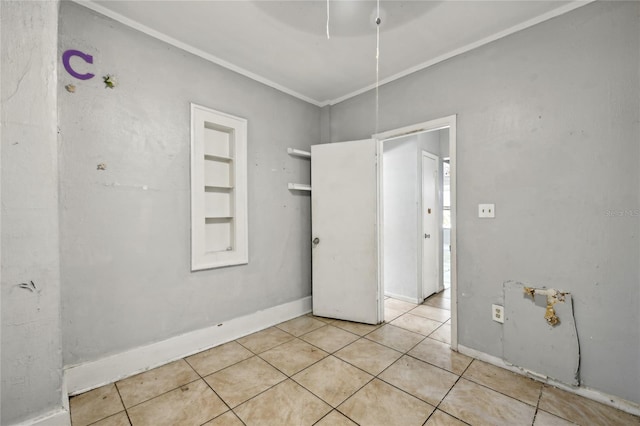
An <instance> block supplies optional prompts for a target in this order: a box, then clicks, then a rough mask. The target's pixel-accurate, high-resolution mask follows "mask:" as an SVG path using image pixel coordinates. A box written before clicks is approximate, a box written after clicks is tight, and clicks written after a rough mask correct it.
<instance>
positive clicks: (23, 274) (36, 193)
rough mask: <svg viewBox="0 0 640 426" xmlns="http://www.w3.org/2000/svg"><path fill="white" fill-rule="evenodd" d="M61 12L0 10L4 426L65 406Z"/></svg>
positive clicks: (23, 6)
mask: <svg viewBox="0 0 640 426" xmlns="http://www.w3.org/2000/svg"><path fill="white" fill-rule="evenodd" d="M58 6H59V5H58V2H56V1H48V2H21V1H16V2H11V1H3V2H1V3H0V15H1V17H2V18H1V28H2V29H1V31H2V33H1V39H2V50H1V51H2V55H1V56H2V91H1V99H2V117H1V119H2V134H1V141H2V163H1V167H0V169H1V178H0V179H1V182H2V188H1V194H2V209H1V212H0V214H1V215H2V233H1V236H0V239H1V243H2V250H1V251H2V258H1V264H2V270H1V271H0V273H1V276H2V280H1V286H2V417H1V420H0V422H1V423H2V424H3V425H5V424H12V423H16V422H18V421H21V420H25V419H27V418H32V417H37V416H39V415H43V414H45V413H47V412H50V411H55V410H56V409H58V410H60V409H61V408H62V394H61V384H62V352H61V331H60V266H59V261H60V258H59V246H58V244H59V238H58V162H57V161H58V157H57V156H58V142H57V133H56V125H57V114H56V81H57V80H56V79H57V75H56V56H57V39H58ZM31 283H33V285H32V284H31ZM21 284H24V285H23V286H21Z"/></svg>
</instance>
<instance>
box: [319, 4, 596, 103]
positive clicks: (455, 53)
mask: <svg viewBox="0 0 640 426" xmlns="http://www.w3.org/2000/svg"><path fill="white" fill-rule="evenodd" d="M594 1H595V0H574V1H572V2H570V3H568V4H565V5H563V6H560V7H558V8H556V9H553V10H551V11H549V12H547V13H543V14H542V15H539V16H536V17H535V18H531V19H529V20H528V21H525V22H522V23H520V24H517V25H514V26H512V27H510V28H507V29H506V30H502V31H498V32H497V33H495V34H492V35H490V36H488V37H485V38H483V39H480V40H478V41H474V42H473V43H469V44H467V45H466V46H462V47H459V48H457V49H454V50H452V51H450V52H447V53H445V54H442V55H440V56H437V57H435V58H433V59H430V60H428V61H426V62H423V63H421V64H418V65H415V66H413V67H410V68H407V69H406V70H404V71H401V72H399V73H397V74H394V75H392V76H389V77H387V78H383V79H382V80H380V81H379V82H377V83H373V84H370V85H368V86H366V87H363V88H362V89H358V90H356V91H353V92H351V93H347V94H346V95H344V96H340V97H338V98H335V99H331V100H327V101H324V102H322V103H321V105H320V106H321V107H322V106H325V105H335V104H338V103H340V102H342V101H346V100H347V99H350V98H353V97H355V96H358V95H361V94H363V93H365V92H368V91H369V90H373V89H375V88H376V86H382V85H384V84H387V83H391V82H392V81H395V80H399V79H401V78H402V77H406V76H408V75H409V74H413V73H414V72H417V71H420V70H423V69H425V68H429V67H430V66H433V65H436V64H438V63H440V62H443V61H446V60H447V59H451V58H453V57H454V56H458V55H462V54H463V53H467V52H469V51H471V50H473V49H476V48H478V47H481V46H484V45H485V44H489V43H492V42H494V41H496V40H499V39H501V38H503V37H506V36H509V35H511V34H514V33H517V32H519V31H522V30H525V29H527V28H529V27H532V26H534V25H537V24H539V23H541V22H544V21H548V20H549V19H552V18H555V17H557V16H560V15H564V14H565V13H567V12H571V11H572V10H574V9H577V8H579V7H582V6H586V5H587V4H589V3H592V2H594Z"/></svg>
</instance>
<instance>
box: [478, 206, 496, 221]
mask: <svg viewBox="0 0 640 426" xmlns="http://www.w3.org/2000/svg"><path fill="white" fill-rule="evenodd" d="M478 217H480V218H483V219H493V218H495V217H496V205H495V204H478Z"/></svg>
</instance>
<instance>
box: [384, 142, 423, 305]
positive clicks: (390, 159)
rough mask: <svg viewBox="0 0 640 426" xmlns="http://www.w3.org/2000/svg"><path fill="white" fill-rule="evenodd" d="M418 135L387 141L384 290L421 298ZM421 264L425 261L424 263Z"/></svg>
mask: <svg viewBox="0 0 640 426" xmlns="http://www.w3.org/2000/svg"><path fill="white" fill-rule="evenodd" d="M417 143H418V141H417V137H415V136H409V137H406V138H400V139H395V140H391V141H387V142H384V145H383V148H384V151H383V155H384V162H383V167H384V171H383V180H384V182H383V194H384V201H383V205H384V292H385V294H387V295H392V296H401V297H406V298H409V299H411V300H412V301H417V300H418V298H419V297H420V295H419V294H418V274H417V272H418V254H419V251H418V244H417V238H416V236H417V235H419V234H420V229H418V227H417V226H418V208H419V201H420V200H419V198H418V186H419V185H418V172H419V169H418V167H417V166H418V164H417V161H416V157H418V147H417ZM420 264H421V263H420Z"/></svg>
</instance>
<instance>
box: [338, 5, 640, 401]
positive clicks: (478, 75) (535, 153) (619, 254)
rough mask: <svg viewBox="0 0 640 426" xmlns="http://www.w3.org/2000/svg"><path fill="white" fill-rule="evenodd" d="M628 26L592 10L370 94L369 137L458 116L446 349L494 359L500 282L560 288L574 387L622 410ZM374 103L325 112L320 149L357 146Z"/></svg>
mask: <svg viewBox="0 0 640 426" xmlns="http://www.w3.org/2000/svg"><path fill="white" fill-rule="evenodd" d="M639 15H640V3H638V2H595V3H592V4H589V5H587V6H584V7H581V8H579V9H577V10H575V11H573V12H570V13H568V14H566V15H563V16H560V17H558V18H555V19H552V20H550V21H547V22H544V23H542V24H539V25H536V26H534V27H532V28H529V29H527V30H524V31H522V32H519V33H516V34H513V35H511V36H508V37H506V38H503V39H501V40H498V41H496V42H494V43H491V44H489V45H486V46H483V47H481V48H479V49H476V50H474V51H471V52H468V53H466V54H464V55H461V56H458V57H455V58H452V59H450V60H447V61H445V62H443V63H441V64H438V65H435V66H433V67H431V68H429V69H426V70H423V71H420V72H417V73H414V74H412V75H410V76H407V77H405V78H403V79H401V80H398V81H396V82H394V83H391V84H388V85H385V86H383V87H381V88H380V129H381V130H387V129H394V128H399V127H402V126H406V125H410V124H414V123H420V122H423V121H426V120H429V119H434V118H438V117H444V116H447V115H451V114H457V115H458V128H457V131H458V132H457V141H458V144H457V167H458V169H457V173H458V174H457V185H458V193H457V203H458V204H457V214H458V218H457V227H458V228H457V231H458V233H457V238H458V240H457V243H458V246H457V247H458V259H457V260H458V302H459V305H458V314H459V317H458V318H459V324H458V333H459V334H458V336H459V342H460V343H461V344H462V345H465V346H467V347H471V348H473V349H476V350H479V351H482V352H485V353H488V354H491V355H494V356H501V354H502V344H501V342H500V336H501V329H500V327H501V325H500V324H498V323H495V322H493V321H492V320H491V315H490V312H491V304H492V303H496V302H498V301H499V300H500V298H501V292H502V283H503V282H505V281H508V280H519V281H521V282H531V283H536V285H537V286H540V287H542V286H547V287H562V288H568V289H570V290H571V292H572V296H573V304H574V309H575V318H576V323H577V325H578V336H579V339H580V346H581V354H582V357H581V368H580V371H581V380H582V384H583V385H584V386H588V387H591V388H595V389H597V390H600V391H602V392H606V393H610V394H614V395H617V396H620V397H622V398H625V399H627V400H629V401H633V402H636V403H640V363H639V362H638V360H639V359H640V327H638V325H639V324H640V306H639V301H640V287H639V285H638V282H639V281H640V275H639V269H638V265H639V264H640V262H638V259H639V258H640V244H639V242H638V238H639V235H638V231H639V229H640V228H639V224H638V221H639V220H640V217H638V215H637V214H636V212H637V211H638V210H637V209H639V208H640V197H639V196H640V193H639V191H638V182H639V179H640V176H639V170H640V167H639V166H640V163H639V161H640V151H639V141H640V129H639V124H638V123H639V121H638V117H640V99H639V97H638V93H639V92H640V78H639V66H640V57H639V52H640V37H639V34H640V17H639ZM381 60H383V61H384V55H382V58H381ZM374 100H375V94H374V93H371V92H369V93H366V94H363V95H361V96H358V97H356V98H353V99H350V100H347V101H345V102H342V103H340V104H338V105H335V106H333V107H332V109H331V137H332V139H333V140H334V141H339V140H349V139H358V138H364V137H367V136H369V135H371V134H372V133H373V132H374V127H375V117H374V116H373V114H372V111H374V109H375V108H373V105H374ZM484 202H493V203H495V204H496V212H497V213H496V218H495V219H493V220H482V219H478V218H477V206H478V203H484Z"/></svg>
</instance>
